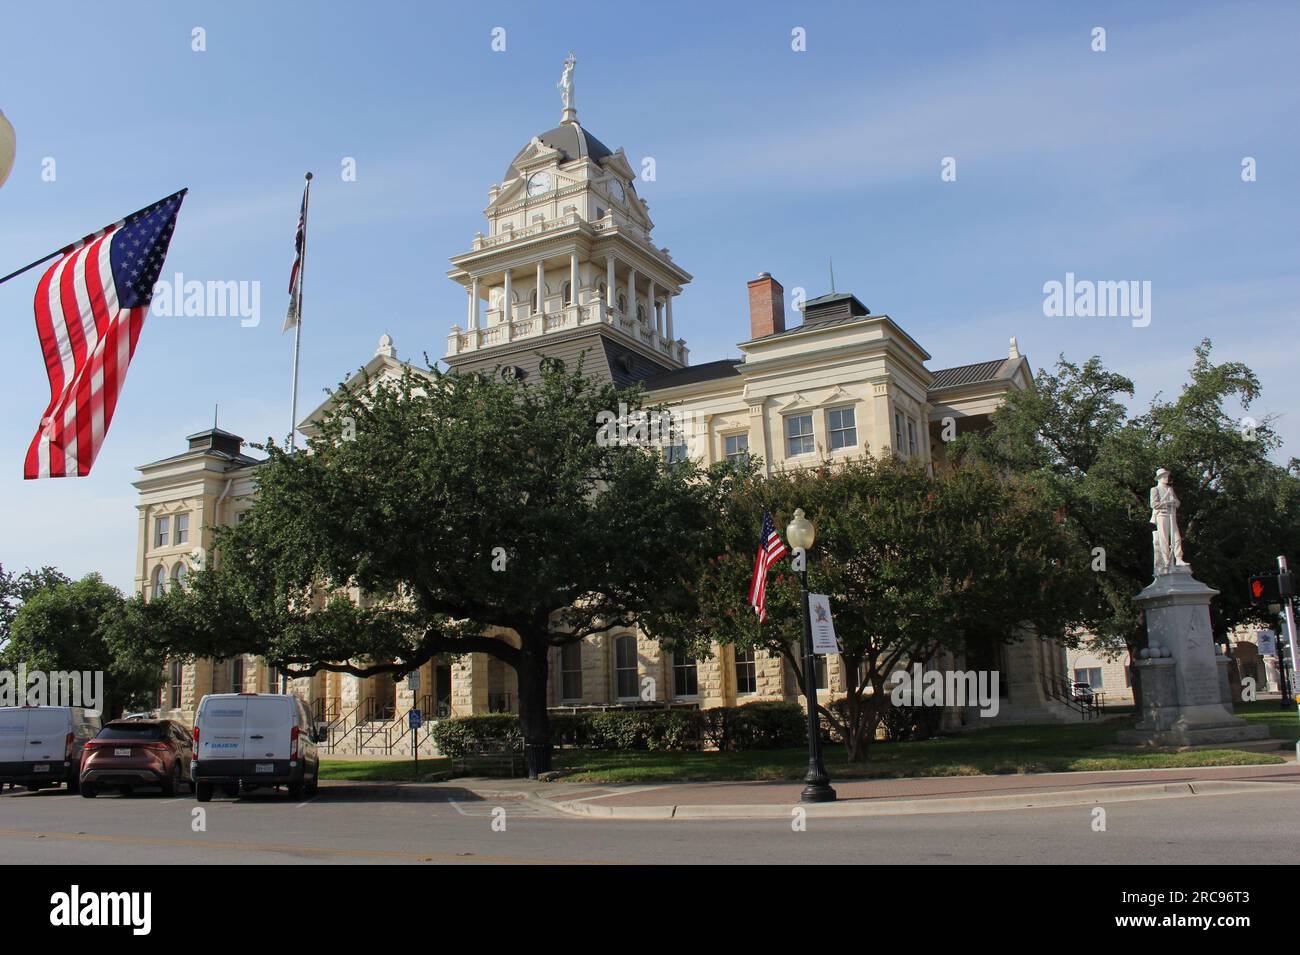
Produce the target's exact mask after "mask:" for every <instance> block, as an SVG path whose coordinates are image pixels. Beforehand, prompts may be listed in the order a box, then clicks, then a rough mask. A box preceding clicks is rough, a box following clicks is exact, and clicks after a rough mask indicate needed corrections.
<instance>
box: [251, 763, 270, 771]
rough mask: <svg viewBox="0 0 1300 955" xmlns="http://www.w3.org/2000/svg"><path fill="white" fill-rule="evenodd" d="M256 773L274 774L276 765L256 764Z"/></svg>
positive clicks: (254, 769)
mask: <svg viewBox="0 0 1300 955" xmlns="http://www.w3.org/2000/svg"><path fill="white" fill-rule="evenodd" d="M253 772H255V773H273V772H275V763H256V764H255V765H254V766H253Z"/></svg>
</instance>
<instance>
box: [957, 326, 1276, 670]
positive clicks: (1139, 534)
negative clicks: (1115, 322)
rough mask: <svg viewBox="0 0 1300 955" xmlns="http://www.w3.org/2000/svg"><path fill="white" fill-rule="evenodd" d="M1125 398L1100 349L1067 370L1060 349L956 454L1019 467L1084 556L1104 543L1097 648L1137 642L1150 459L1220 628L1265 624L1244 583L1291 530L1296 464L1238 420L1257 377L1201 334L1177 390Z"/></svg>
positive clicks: (1145, 577)
mask: <svg viewBox="0 0 1300 955" xmlns="http://www.w3.org/2000/svg"><path fill="white" fill-rule="evenodd" d="M1132 394H1133V383H1132V382H1131V381H1130V380H1128V379H1127V378H1125V377H1123V376H1121V375H1117V374H1115V373H1113V372H1110V371H1108V370H1107V369H1106V368H1105V367H1104V366H1103V365H1102V363H1101V360H1100V359H1099V358H1096V357H1093V358H1091V359H1089V360H1088V361H1087V362H1085V363H1084V364H1082V365H1077V364H1074V363H1072V362H1069V361H1067V360H1066V359H1065V358H1064V356H1062V357H1061V358H1060V360H1059V361H1058V362H1057V363H1056V366H1055V367H1054V368H1051V369H1040V370H1039V372H1038V375H1037V376H1036V378H1035V386H1034V387H1033V388H1032V389H1028V390H1025V391H1021V392H1016V393H1013V394H1011V395H1010V396H1009V397H1008V400H1007V401H1006V403H1005V404H1004V405H1003V406H1002V407H1000V408H999V409H998V410H997V411H996V412H995V413H994V414H993V417H992V428H991V429H990V431H989V432H988V433H987V434H983V435H970V436H964V437H963V438H961V439H959V440H958V442H956V445H955V447H954V449H953V452H954V454H955V455H956V456H959V457H966V458H976V457H977V458H980V459H982V460H984V461H987V462H989V463H990V464H992V465H993V466H994V467H998V468H1000V469H1004V470H1007V471H1010V472H1015V473H1019V474H1022V475H1024V476H1025V478H1026V479H1027V480H1029V481H1032V482H1034V483H1035V484H1036V485H1037V486H1038V487H1040V488H1041V489H1042V491H1043V493H1044V494H1046V495H1047V497H1048V498H1049V499H1050V500H1051V501H1053V502H1054V503H1055V505H1056V506H1057V507H1059V508H1060V509H1061V512H1062V514H1064V515H1065V516H1066V517H1067V519H1068V521H1069V523H1070V524H1071V526H1072V527H1074V528H1075V529H1076V531H1077V533H1078V535H1079V537H1080V539H1081V540H1082V541H1083V542H1084V544H1085V546H1086V547H1087V548H1089V550H1090V551H1091V549H1092V548H1096V547H1100V548H1104V550H1105V571H1104V572H1096V573H1093V574H1091V575H1090V578H1091V579H1090V580H1089V582H1088V588H1087V589H1088V599H1087V602H1086V613H1085V623H1086V625H1087V627H1088V629H1089V631H1091V633H1092V634H1093V635H1094V643H1095V646H1096V647H1097V648H1098V649H1100V650H1102V651H1103V652H1104V651H1107V650H1109V651H1111V652H1116V651H1123V650H1125V649H1126V648H1127V649H1128V650H1129V651H1130V652H1131V651H1132V650H1134V649H1136V648H1138V647H1141V646H1144V645H1145V641H1146V636H1145V633H1144V632H1143V627H1142V624H1141V620H1140V618H1139V615H1138V611H1137V608H1136V605H1135V604H1134V603H1133V596H1134V595H1135V594H1136V593H1137V592H1138V591H1140V590H1141V589H1142V588H1143V587H1145V586H1146V585H1147V584H1148V583H1150V582H1151V578H1152V553H1151V533H1150V526H1149V525H1148V523H1147V521H1148V517H1149V514H1150V508H1149V506H1148V498H1147V494H1148V490H1149V489H1150V488H1151V486H1152V485H1153V484H1154V483H1155V471H1156V468H1157V467H1167V468H1169V470H1170V471H1171V472H1172V476H1173V480H1172V483H1173V485H1174V488H1175V490H1176V492H1177V494H1178V497H1179V499H1180V502H1181V503H1180V508H1179V521H1180V523H1181V525H1182V530H1183V539H1184V556H1185V557H1186V559H1187V560H1188V561H1189V562H1190V563H1191V564H1192V566H1193V570H1194V572H1195V574H1196V576H1197V577H1198V578H1199V579H1201V580H1202V581H1204V582H1205V583H1207V584H1209V585H1210V586H1212V587H1214V588H1216V589H1218V590H1219V592H1220V593H1219V596H1218V597H1216V598H1215V600H1214V601H1213V602H1212V603H1211V614H1212V622H1213V625H1214V629H1215V632H1216V635H1218V636H1219V637H1220V638H1222V637H1224V636H1225V635H1226V634H1227V633H1228V632H1229V631H1230V630H1232V629H1233V628H1234V627H1235V626H1237V625H1238V624H1240V623H1247V622H1259V623H1265V622H1270V621H1269V618H1268V617H1267V616H1266V615H1265V614H1264V613H1263V612H1262V611H1261V610H1259V609H1256V608H1252V607H1251V606H1250V603H1249V599H1248V596H1247V594H1246V580H1247V578H1248V576H1249V575H1250V574H1251V573H1254V572H1257V571H1260V570H1268V569H1270V568H1272V567H1275V566H1276V556H1277V555H1278V554H1282V553H1285V552H1286V551H1287V548H1288V545H1293V544H1294V541H1295V540H1296V538H1297V536H1300V478H1298V477H1297V474H1296V469H1295V465H1294V462H1292V467H1291V468H1289V469H1288V468H1286V467H1283V466H1282V465H1280V464H1277V463H1275V462H1274V461H1272V460H1271V457H1270V456H1271V455H1272V454H1273V453H1274V452H1276V451H1277V450H1278V448H1279V446H1280V442H1279V440H1278V437H1277V435H1276V433H1275V431H1274V430H1273V427H1272V423H1271V420H1270V419H1268V418H1265V419H1263V420H1261V421H1258V422H1255V424H1254V425H1253V427H1251V426H1249V425H1243V423H1242V418H1241V417H1239V416H1238V412H1243V413H1244V412H1245V411H1247V410H1249V408H1250V407H1251V405H1252V404H1253V403H1254V402H1255V401H1256V400H1257V399H1258V398H1259V394H1260V387H1259V381H1258V379H1257V378H1256V376H1255V374H1254V373H1253V372H1252V371H1251V370H1250V369H1249V368H1248V367H1246V366H1245V365H1244V364H1242V363H1240V362H1225V363H1223V364H1220V365H1216V364H1214V363H1213V362H1212V361H1211V345H1210V342H1209V341H1208V340H1205V341H1202V342H1201V343H1200V344H1199V345H1198V346H1197V347H1196V349H1195V358H1194V361H1193V364H1192V367H1191V370H1190V373H1189V378H1188V382H1187V384H1186V385H1184V387H1183V389H1182V391H1181V393H1180V394H1179V395H1178V397H1177V398H1175V399H1173V400H1170V399H1167V398H1164V397H1162V396H1157V397H1156V398H1155V399H1153V401H1152V402H1151V404H1150V407H1149V408H1148V409H1147V410H1146V411H1145V412H1144V413H1141V414H1137V415H1130V413H1129V410H1128V408H1127V406H1126V399H1128V398H1131V397H1132Z"/></svg>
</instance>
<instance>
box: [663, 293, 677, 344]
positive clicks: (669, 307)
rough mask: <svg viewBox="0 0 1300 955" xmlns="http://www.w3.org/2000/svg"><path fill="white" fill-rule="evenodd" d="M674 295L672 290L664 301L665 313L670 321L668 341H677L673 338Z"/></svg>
mask: <svg viewBox="0 0 1300 955" xmlns="http://www.w3.org/2000/svg"><path fill="white" fill-rule="evenodd" d="M673 297H674V296H673V293H672V291H671V290H670V291H669V292H668V295H667V297H666V298H665V300H664V313H665V317H666V318H667V321H668V340H669V341H676V339H675V338H674V337H673Z"/></svg>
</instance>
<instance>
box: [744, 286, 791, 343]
mask: <svg viewBox="0 0 1300 955" xmlns="http://www.w3.org/2000/svg"><path fill="white" fill-rule="evenodd" d="M783 331H785V289H783V288H782V287H781V283H780V282H778V281H777V280H776V279H774V278H772V276H771V274H770V273H767V272H763V273H762V274H761V275H759V277H758V278H756V279H750V280H749V337H750V338H762V337H763V336H764V335H772V334H774V333H776V332H783Z"/></svg>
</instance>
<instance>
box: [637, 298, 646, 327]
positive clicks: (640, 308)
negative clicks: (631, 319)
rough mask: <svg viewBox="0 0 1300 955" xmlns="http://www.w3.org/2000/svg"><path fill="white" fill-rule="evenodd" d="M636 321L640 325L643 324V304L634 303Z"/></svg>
mask: <svg viewBox="0 0 1300 955" xmlns="http://www.w3.org/2000/svg"><path fill="white" fill-rule="evenodd" d="M636 320H637V321H638V322H642V323H644V322H645V302H637V303H636Z"/></svg>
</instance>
